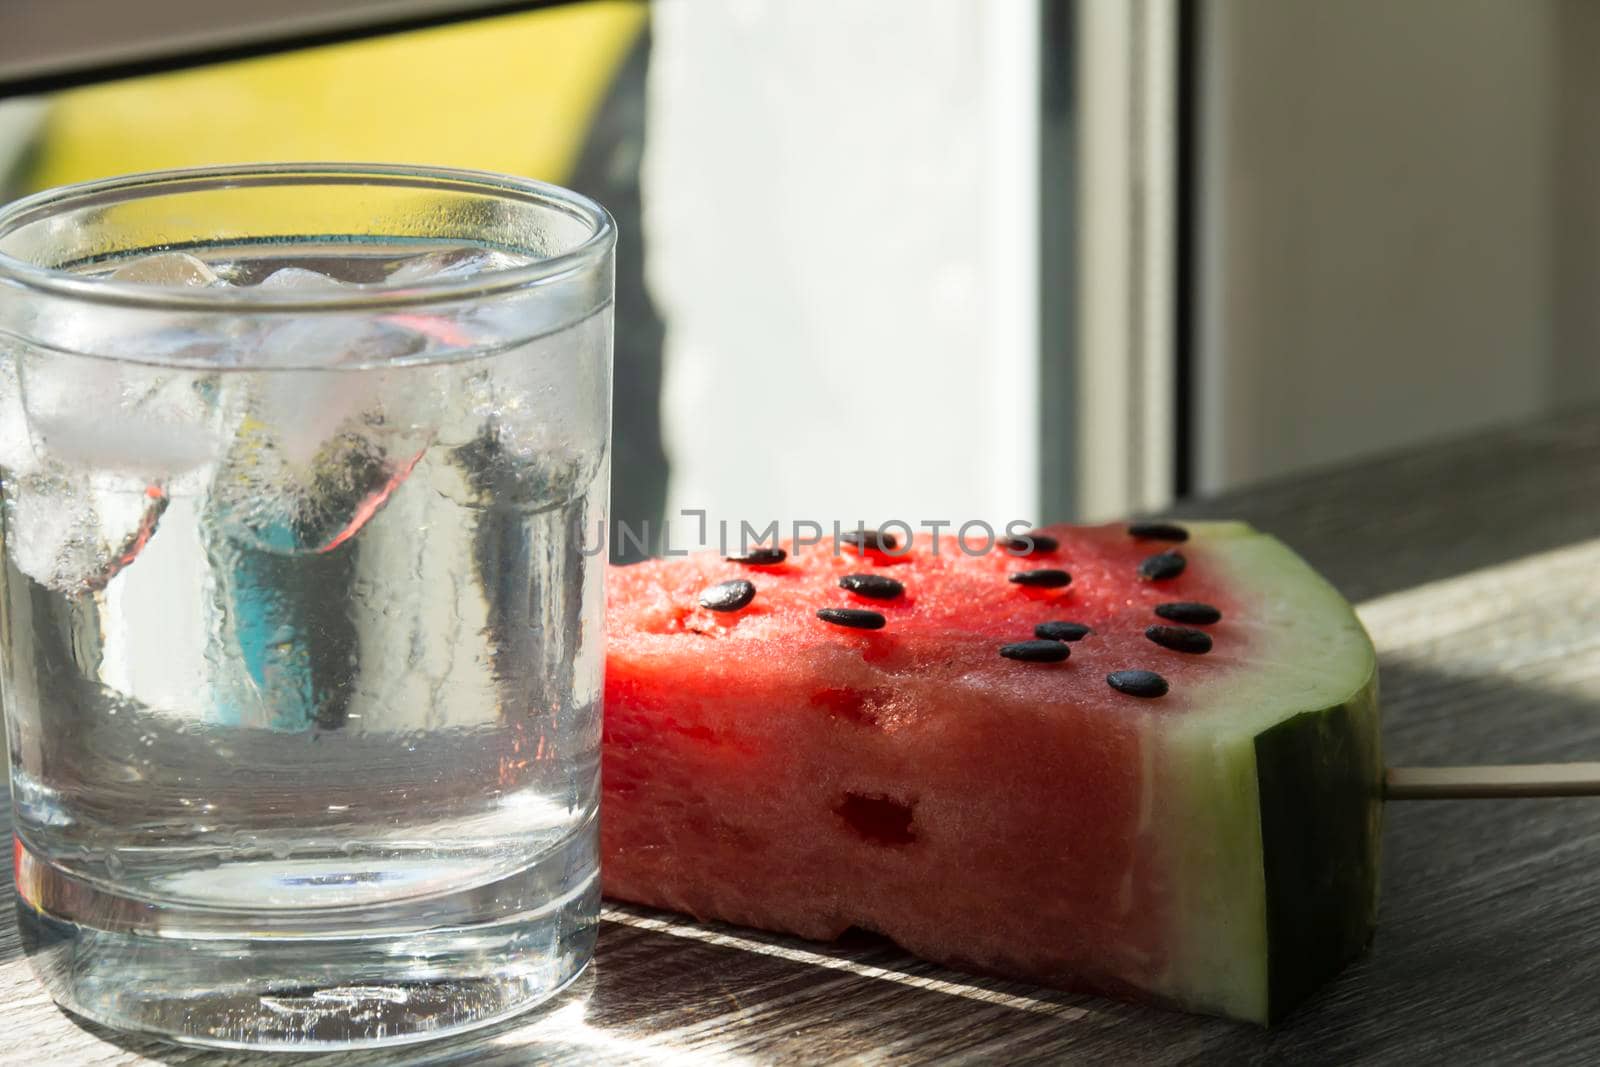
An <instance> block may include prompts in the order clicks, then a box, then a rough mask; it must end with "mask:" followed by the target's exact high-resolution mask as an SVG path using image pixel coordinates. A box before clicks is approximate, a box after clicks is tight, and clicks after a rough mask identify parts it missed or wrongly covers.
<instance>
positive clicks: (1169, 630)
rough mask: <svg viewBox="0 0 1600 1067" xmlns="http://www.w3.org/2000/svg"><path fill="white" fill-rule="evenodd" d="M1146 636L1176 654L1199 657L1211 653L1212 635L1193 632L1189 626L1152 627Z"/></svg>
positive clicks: (1147, 630) (1200, 631) (1146, 632)
mask: <svg viewBox="0 0 1600 1067" xmlns="http://www.w3.org/2000/svg"><path fill="white" fill-rule="evenodd" d="M1144 635H1145V636H1146V637H1148V638H1149V639H1150V640H1152V641H1154V642H1155V643H1156V644H1158V645H1160V646H1161V647H1162V648H1170V649H1172V651H1174V652H1192V653H1195V654H1196V655H1198V654H1199V653H1201V652H1210V651H1211V635H1210V634H1208V633H1206V632H1205V631H1204V630H1191V629H1189V627H1187V626H1151V627H1149V628H1148V629H1146V630H1145V632H1144Z"/></svg>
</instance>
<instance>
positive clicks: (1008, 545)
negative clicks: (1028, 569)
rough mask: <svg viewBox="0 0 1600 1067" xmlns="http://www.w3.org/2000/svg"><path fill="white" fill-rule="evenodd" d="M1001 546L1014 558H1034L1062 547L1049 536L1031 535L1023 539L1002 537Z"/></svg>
mask: <svg viewBox="0 0 1600 1067" xmlns="http://www.w3.org/2000/svg"><path fill="white" fill-rule="evenodd" d="M1000 546H1001V547H1002V548H1004V549H1005V550H1006V551H1008V552H1010V553H1011V554H1012V555H1013V556H1032V555H1034V554H1036V553H1040V552H1054V551H1055V550H1056V549H1058V548H1060V547H1061V542H1060V541H1057V540H1056V539H1055V538H1054V537H1051V536H1050V535H1049V534H1042V533H1030V534H1024V535H1022V536H1021V537H1002V538H1000Z"/></svg>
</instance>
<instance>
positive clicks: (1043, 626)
mask: <svg viewBox="0 0 1600 1067" xmlns="http://www.w3.org/2000/svg"><path fill="white" fill-rule="evenodd" d="M1092 633H1094V631H1093V630H1091V629H1089V628H1088V627H1087V626H1085V625H1084V624H1083V623H1081V622H1041V623H1040V624H1039V625H1038V626H1035V627H1034V628H1033V636H1035V637H1037V638H1039V639H1040V640H1043V641H1082V640H1083V639H1084V638H1085V637H1088V636H1089V635H1090V634H1092Z"/></svg>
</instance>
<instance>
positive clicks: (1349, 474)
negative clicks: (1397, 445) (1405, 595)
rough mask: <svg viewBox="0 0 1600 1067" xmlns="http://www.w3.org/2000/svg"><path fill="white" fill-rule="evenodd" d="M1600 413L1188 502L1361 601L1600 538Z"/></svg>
mask: <svg viewBox="0 0 1600 1067" xmlns="http://www.w3.org/2000/svg"><path fill="white" fill-rule="evenodd" d="M1597 501H1600V410H1596V409H1593V408H1590V409H1586V410H1583V411H1579V412H1575V413H1573V414H1570V415H1564V416H1561V417H1557V418H1549V419H1546V420H1543V421H1541V422H1539V423H1537V424H1532V425H1528V424H1523V425H1518V426H1514V427H1508V428H1505V429H1501V430H1497V431H1492V432H1488V433H1478V434H1475V435H1473V436H1471V437H1465V438H1461V439H1457V440H1452V441H1445V442H1443V443H1440V444H1436V445H1432V446H1429V447H1426V448H1421V449H1413V450H1408V451H1405V452H1401V453H1396V454H1394V455H1387V456H1380V457H1378V458H1377V459H1373V460H1367V461H1364V462H1361V463H1357V464H1347V465H1341V466H1338V467H1332V468H1329V469H1327V470H1323V471H1313V472H1310V473H1308V474H1302V475H1297V476H1295V477H1294V478H1291V479H1285V480H1282V481H1275V482H1271V483H1268V484H1265V485H1260V486H1251V487H1249V488H1246V489H1242V490H1238V491H1234V492H1229V493H1226V494H1224V495H1221V496H1218V497H1213V498H1210V499H1204V500H1196V501H1190V502H1187V503H1185V504H1183V505H1180V506H1179V507H1178V508H1177V509H1176V511H1177V514H1179V515H1180V516H1183V517H1188V518H1219V519H1245V520H1247V521H1249V522H1251V523H1253V524H1254V525H1255V526H1256V527H1257V528H1259V529H1261V530H1264V531H1266V532H1267V533H1271V534H1274V535H1275V536H1277V537H1279V538H1280V539H1282V540H1283V541H1285V542H1286V543H1288V544H1289V545H1290V546H1292V547H1293V548H1295V549H1296V550H1297V551H1299V552H1301V553H1303V554H1304V555H1305V557H1306V559H1308V560H1309V561H1310V562H1311V564H1312V565H1313V566H1315V567H1316V568H1317V569H1318V570H1319V571H1321V572H1322V573H1323V574H1324V575H1326V576H1327V577H1328V578H1329V579H1330V580H1331V581H1332V582H1333V584H1334V585H1335V586H1337V587H1338V589H1339V590H1340V592H1342V593H1344V595H1345V596H1346V597H1348V598H1349V599H1350V600H1352V601H1361V600H1365V599H1368V598H1369V597H1375V596H1381V595H1382V594H1384V593H1392V592H1396V591H1398V590H1401V589H1409V588H1412V587H1414V586H1418V585H1421V584H1423V583H1425V582H1431V581H1436V580H1438V579H1441V578H1450V577H1454V576H1457V575H1461V574H1466V573H1467V572H1469V571H1473V570H1477V569H1479V568H1481V567H1487V566H1491V565H1493V564H1496V563H1505V562H1508V561H1510V560H1515V559H1520V558H1522V557H1524V556H1528V555H1532V554H1534V553H1538V552H1545V551H1549V550H1551V549H1555V548H1561V547H1563V546H1566V545H1573V544H1577V543H1579V542H1582V541H1588V540H1592V539H1594V538H1596V537H1600V506H1597V503H1596V502H1597Z"/></svg>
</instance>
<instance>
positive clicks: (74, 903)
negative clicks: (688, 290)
mask: <svg viewBox="0 0 1600 1067" xmlns="http://www.w3.org/2000/svg"><path fill="white" fill-rule="evenodd" d="M613 242H614V231H613V225H612V222H611V220H610V218H609V216H608V215H607V214H606V212H605V211H604V210H603V209H602V208H600V207H599V206H598V205H596V204H594V203H592V202H590V201H588V200H586V199H584V198H582V197H580V196H577V195H575V194H573V193H570V192H566V191H564V190H561V189H556V188H553V187H550V186H546V185H542V184H539V183H536V182H531V181H523V180H519V179H512V178H504V177H498V176H494V175H487V174H476V173H469V172H459V171H447V170H429V169H421V168H403V167H381V166H329V165H314V166H291V165H283V166H253V167H235V168H218V169H209V170H196V171H183V172H167V173H161V174H151V175H137V176H133V177H127V178H118V179H112V180H108V181H102V182H95V183H91V184H87V185H80V186H74V187H71V188H67V189H61V190H55V191H52V192H48V193H44V194H41V195H38V196H34V197H30V198H28V199H25V200H21V201H17V202H15V203H13V204H11V205H9V206H6V207H4V208H0V491H3V510H0V532H3V539H4V544H3V553H0V555H3V575H0V679H3V698H4V703H5V713H6V727H7V739H8V742H9V749H10V767H11V792H12V797H13V808H14V811H13V814H14V821H15V831H16V846H15V857H16V877H17V892H18V916H19V922H20V925H21V929H22V935H23V942H24V945H25V946H26V949H27V951H28V953H29V954H30V956H31V960H32V963H33V965H34V968H35V970H36V972H37V973H38V975H39V976H40V978H41V979H42V981H43V982H44V984H45V986H46V987H47V988H48V989H49V991H50V994H51V996H53V997H54V998H55V999H56V1001H57V1002H58V1003H60V1004H62V1005H63V1006H65V1007H67V1008H69V1009H71V1010H72V1011H74V1012H77V1013H78V1014H80V1015H83V1016H86V1017H88V1018H90V1019H92V1020H95V1021H97V1022H101V1023H105V1024H107V1025H110V1026H114V1027H118V1028H121V1029H126V1030H134V1031H143V1032H147V1033H155V1034H159V1035H163V1036H166V1037H169V1038H173V1039H176V1040H179V1041H184V1042H192V1043H196V1044H205V1045H220V1046H228V1047H252V1048H253V1047H286V1048H337V1047H353V1046H363V1045H371V1044H379V1043H390V1042H403V1041H411V1040H418V1039H422V1038H426V1037H432V1036H437V1035H443V1034H446V1033H450V1032H455V1031H460V1030H465V1029H469V1028H472V1027H476V1026H481V1025H483V1024H486V1023H489V1022H492V1021H494V1020H497V1019H500V1018H504V1017H506V1016H508V1015H511V1014H514V1013H516V1012H518V1011H521V1010H523V1009H524V1008H527V1007H529V1006H531V1005H532V1004H534V1003H536V1002H538V1001H540V1000H542V999H544V998H546V997H548V996H550V995H551V994H552V993H553V992H555V991H556V990H559V989H561V988H562V987H563V986H565V985H566V984H567V983H569V982H570V981H572V979H573V978H574V977H575V976H576V975H577V974H578V972H579V971H580V970H582V969H583V967H584V966H585V964H586V963H587V962H588V961H589V959H590V957H591V955H592V951H593V945H594V937H595V927H596V922H597V913H598V905H599V880H598V877H597V874H598V857H597V845H596V831H597V826H598V804H599V790H598V785H599V758H598V757H599V742H600V699H601V672H602V665H603V653H604V648H603V632H602V628H603V611H602V603H601V598H602V595H603V592H602V590H603V586H602V578H603V575H602V564H603V556H602V555H601V554H600V552H599V546H600V545H601V544H603V540H602V537H601V530H602V529H603V527H604V523H605V511H606V502H607V492H608V484H609V474H610V472H609V466H608V464H609V457H608V452H607V445H608V439H609V431H610V376H611V333H612V322H611V319H612V245H613Z"/></svg>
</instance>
